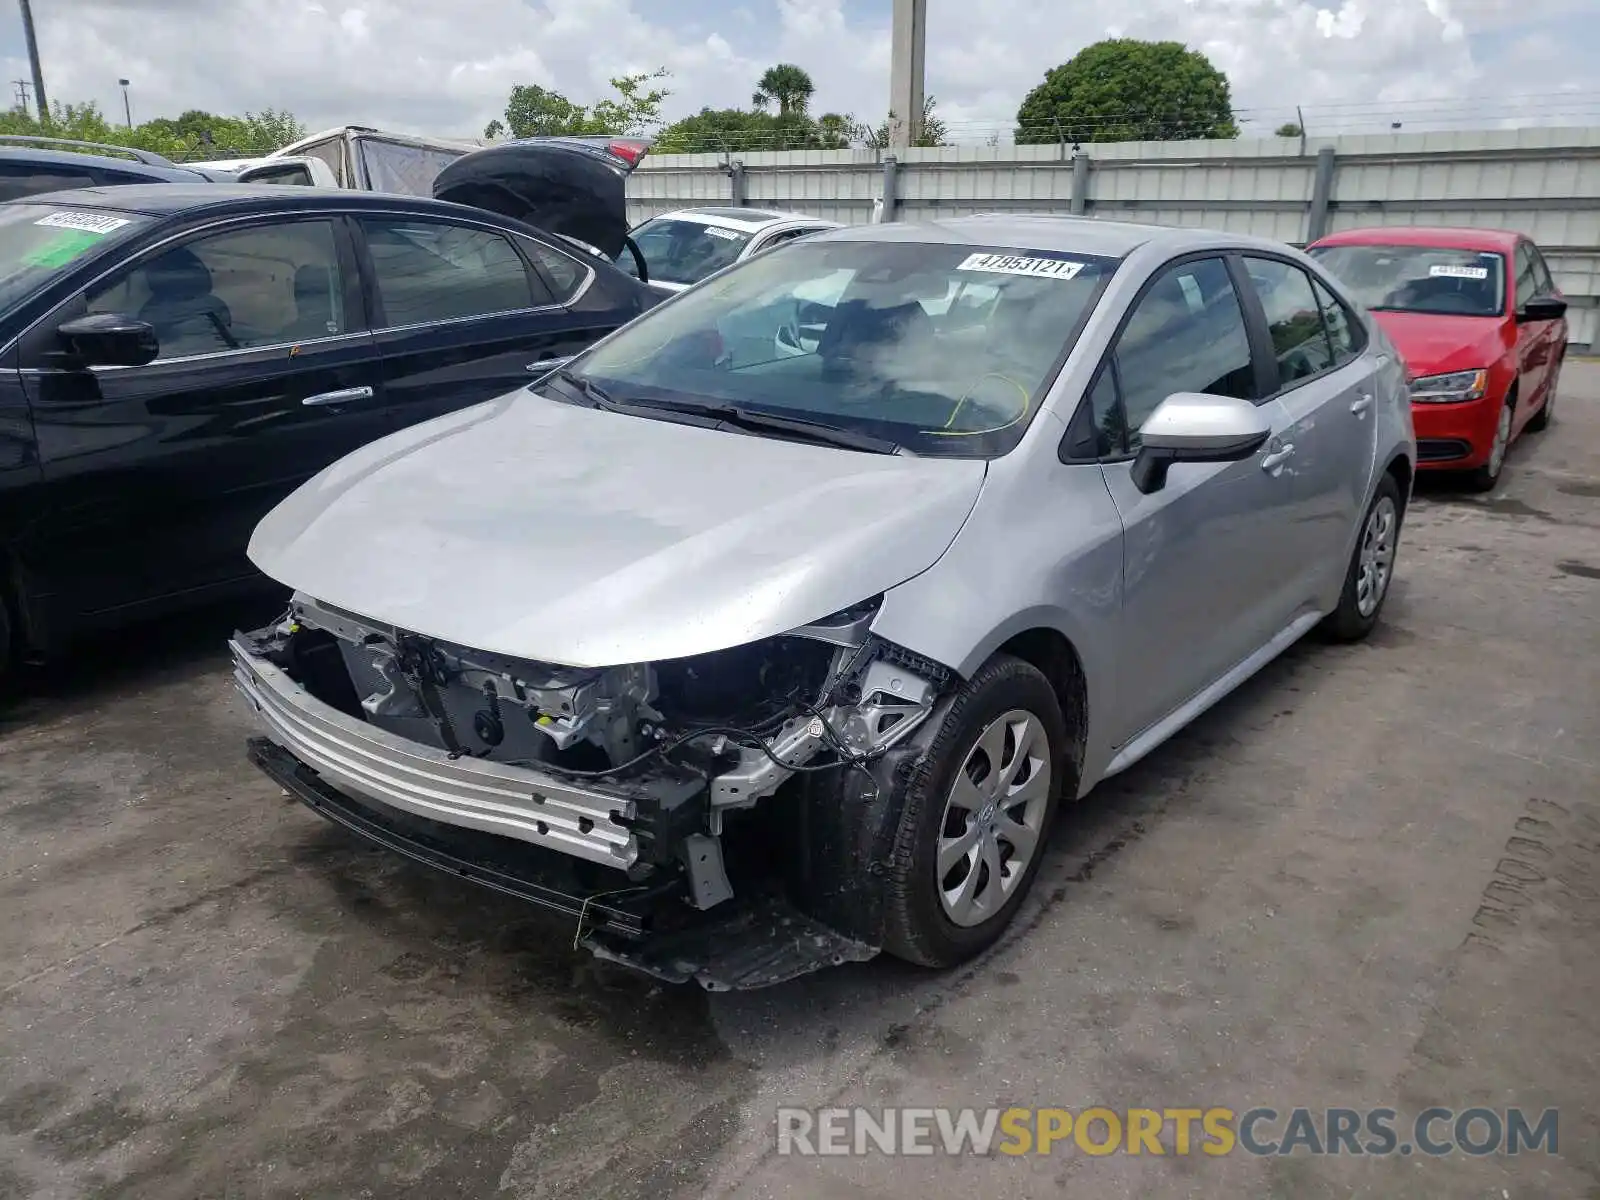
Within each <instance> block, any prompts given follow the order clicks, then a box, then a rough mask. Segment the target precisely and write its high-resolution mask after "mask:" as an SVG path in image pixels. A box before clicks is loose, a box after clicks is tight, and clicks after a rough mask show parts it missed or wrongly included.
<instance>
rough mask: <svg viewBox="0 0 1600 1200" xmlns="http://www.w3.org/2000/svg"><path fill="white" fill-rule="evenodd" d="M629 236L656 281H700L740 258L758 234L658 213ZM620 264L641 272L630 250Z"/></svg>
mask: <svg viewBox="0 0 1600 1200" xmlns="http://www.w3.org/2000/svg"><path fill="white" fill-rule="evenodd" d="M628 236H629V237H631V238H633V241H634V244H635V245H637V246H638V247H639V253H640V254H642V255H643V256H644V263H645V266H646V267H648V268H649V271H650V279H651V281H652V282H654V281H656V280H660V281H661V282H662V283H699V282H700V281H701V280H702V279H704V278H705V277H706V276H707V275H710V274H712V273H713V272H716V271H720V270H722V268H723V267H725V266H727V265H728V264H729V263H732V262H736V261H738V258H739V253H740V252H741V251H742V250H743V249H744V248H745V247H746V246H747V245H749V244H750V239H751V238H752V237H754V236H755V234H754V233H746V232H744V231H742V230H738V229H724V228H723V227H722V226H720V225H703V224H701V223H700V222H699V221H686V220H683V219H682V218H673V219H670V220H669V219H667V218H664V217H658V218H656V219H655V220H653V221H646V222H645V223H644V224H643V225H640V226H639V227H638V228H637V229H635V230H634V231H633V232H632V233H631V234H629V235H628ZM617 265H618V266H619V267H621V268H622V269H623V270H624V271H626V272H627V273H628V274H630V275H633V276H636V277H637V275H638V274H639V271H638V268H637V267H636V266H635V265H634V261H633V255H632V254H629V253H628V252H627V251H626V250H624V251H623V253H622V256H621V257H620V258H618V259H617Z"/></svg>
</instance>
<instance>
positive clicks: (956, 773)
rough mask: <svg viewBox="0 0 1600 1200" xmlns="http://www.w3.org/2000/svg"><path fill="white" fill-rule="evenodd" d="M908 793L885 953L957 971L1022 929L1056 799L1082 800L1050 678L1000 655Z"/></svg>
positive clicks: (973, 684)
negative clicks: (1020, 913) (1009, 929)
mask: <svg viewBox="0 0 1600 1200" xmlns="http://www.w3.org/2000/svg"><path fill="white" fill-rule="evenodd" d="M905 787H906V795H905V800H904V805H903V807H902V810H901V816H900V825H899V828H898V829H897V831H896V834H895V843H894V850H893V853H892V855H891V858H890V861H889V864H888V876H889V877H888V879H887V881H886V882H887V887H886V889H885V896H886V905H885V931H884V948H885V949H886V950H888V951H889V953H891V954H893V955H895V956H896V957H897V958H902V959H905V960H906V961H908V962H914V963H919V964H921V965H923V966H929V967H951V966H955V965H956V964H957V963H961V962H964V961H965V960H967V959H969V958H972V957H973V956H975V955H977V954H979V953H981V952H982V951H983V950H985V949H987V948H988V947H989V946H990V945H992V944H993V943H994V942H995V940H996V939H997V938H999V936H1000V935H1001V934H1002V933H1003V932H1004V931H1005V929H1006V926H1007V925H1009V924H1010V923H1011V919H1012V917H1014V916H1015V915H1016V911H1017V908H1018V906H1019V905H1020V904H1021V903H1022V898H1023V897H1024V896H1025V895H1026V894H1027V892H1028V889H1029V888H1030V887H1031V886H1032V884H1033V880H1034V877H1035V876H1036V875H1037V874H1038V870H1039V863H1040V860H1041V858H1042V856H1043V853H1044V845H1045V839H1046V837H1047V835H1048V833H1049V831H1050V823H1051V820H1052V818H1053V817H1054V815H1055V811H1056V803H1057V799H1058V798H1059V797H1060V796H1062V795H1067V794H1070V795H1073V796H1076V794H1077V788H1078V779H1077V770H1076V768H1075V767H1074V765H1073V764H1072V762H1071V757H1070V755H1069V754H1068V753H1067V730H1066V721H1065V719H1064V718H1063V716H1062V713H1061V704H1060V701H1059V700H1057V698H1056V693H1055V689H1054V688H1052V687H1051V686H1050V681H1049V680H1048V679H1046V678H1045V677H1044V675H1043V674H1042V673H1040V672H1039V670H1038V669H1037V668H1035V667H1033V666H1032V665H1031V664H1029V663H1026V662H1023V661H1022V660H1021V659H1016V658H1011V657H1009V656H1007V655H1000V656H997V657H995V658H993V659H991V660H990V661H989V662H988V663H986V664H985V665H984V666H983V667H982V668H981V669H980V670H979V671H978V672H977V674H975V675H974V676H973V677H972V679H971V680H969V681H968V682H967V684H966V685H965V686H964V687H962V689H961V691H960V692H959V693H957V695H956V696H955V698H954V700H953V701H952V702H951V703H950V706H949V708H948V710H947V711H946V713H945V715H944V718H943V720H942V721H941V722H940V724H939V727H938V729H937V731H936V732H935V733H934V735H933V740H932V742H931V743H930V744H929V746H928V748H927V750H926V752H925V753H924V754H923V756H922V759H921V761H920V762H919V763H918V765H917V767H916V768H915V770H914V772H913V774H912V776H911V779H910V781H909V783H907V784H906V785H905Z"/></svg>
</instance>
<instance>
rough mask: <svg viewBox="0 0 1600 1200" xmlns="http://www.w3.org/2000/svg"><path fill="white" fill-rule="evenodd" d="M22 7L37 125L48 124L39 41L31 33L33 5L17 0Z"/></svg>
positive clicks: (23, 0)
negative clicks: (37, 118) (37, 119)
mask: <svg viewBox="0 0 1600 1200" xmlns="http://www.w3.org/2000/svg"><path fill="white" fill-rule="evenodd" d="M17 3H18V4H20V5H21V6H22V36H23V37H24V38H25V39H27V43H28V63H29V65H30V66H32V67H33V101H34V105H35V107H36V108H37V110H38V113H39V124H41V125H48V124H50V102H49V101H48V100H46V99H45V98H44V68H43V67H42V66H40V65H39V39H38V38H37V37H36V36H35V35H34V32H33V4H32V2H31V0H17Z"/></svg>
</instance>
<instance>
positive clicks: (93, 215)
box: [0, 202, 150, 312]
mask: <svg viewBox="0 0 1600 1200" xmlns="http://www.w3.org/2000/svg"><path fill="white" fill-rule="evenodd" d="M149 223H150V218H149V217H145V216H141V215H139V214H138V213H130V212H111V211H109V210H107V209H103V208H73V207H72V206H71V205H66V204H50V203H48V202H46V203H44V204H34V203H29V204H20V203H15V202H13V203H11V204H6V205H3V206H0V312H3V311H5V310H7V309H9V308H11V306H12V305H14V304H16V303H18V302H19V301H21V300H24V299H26V298H27V297H28V296H30V295H31V294H32V293H33V292H35V291H37V290H38V289H39V288H40V287H43V286H44V285H45V284H46V283H48V282H49V281H50V279H51V278H53V277H54V276H56V275H59V274H61V273H62V272H64V271H66V270H67V269H68V268H69V267H71V266H72V264H73V263H75V262H77V261H78V260H79V259H81V258H84V257H86V256H88V255H91V254H95V253H98V252H99V251H101V250H104V249H106V248H107V247H109V246H111V245H114V244H115V243H117V242H120V241H123V240H125V239H126V238H128V237H130V236H132V235H133V234H135V233H137V232H138V231H139V230H140V229H142V228H144V227H145V226H146V225H148V224H149Z"/></svg>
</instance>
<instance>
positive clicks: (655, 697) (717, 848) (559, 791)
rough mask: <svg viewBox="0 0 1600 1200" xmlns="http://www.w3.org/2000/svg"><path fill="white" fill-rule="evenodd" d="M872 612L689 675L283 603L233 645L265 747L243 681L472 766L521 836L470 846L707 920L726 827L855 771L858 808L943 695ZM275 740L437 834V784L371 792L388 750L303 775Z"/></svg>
mask: <svg viewBox="0 0 1600 1200" xmlns="http://www.w3.org/2000/svg"><path fill="white" fill-rule="evenodd" d="M877 605H878V602H877V600H876V599H875V600H873V601H869V602H867V603H864V604H861V605H858V606H856V607H854V608H851V609H848V610H846V611H843V612H840V613H838V614H835V615H834V616H833V617H830V618H828V619H827V620H825V621H821V622H818V623H815V624H811V625H807V626H803V627H801V628H798V629H794V630H791V631H790V632H788V633H786V634H783V635H781V636H778V637H772V638H767V639H764V640H762V641H759V642H754V643H751V644H748V645H743V646H735V647H732V648H730V649H725V650H719V651H715V652H712V653H709V654H702V655H697V656H694V657H690V658H683V659H675V660H669V661H662V662H655V663H631V664H625V665H618V666H608V667H601V668H575V667H569V666H563V665H559V664H552V663H541V662H530V661H524V660H519V659H514V658H508V657H504V656H501V655H497V654H493V653H489V652H485V651H481V650H476V649H472V648H469V647H463V646H457V645H452V644H448V643H445V642H441V641H438V640H435V639H432V638H428V637H424V636H421V635H418V634H414V633H410V632H408V631H405V630H401V629H397V628H395V627H393V626H388V625H384V624H382V623H379V622H375V621H372V620H369V619H367V618H365V617H361V616H358V615H356V614H353V613H347V612H343V611H341V610H338V609H335V608H333V607H330V606H327V605H324V604H321V603H319V602H317V601H316V600H314V599H312V598H310V597H307V596H303V595H297V596H296V597H295V598H294V600H293V601H292V603H291V605H290V608H289V611H288V612H287V613H286V614H285V615H284V617H283V618H282V619H281V620H280V621H278V622H277V623H275V624H274V625H271V626H268V627H267V628H264V629H260V630H257V631H255V632H253V633H249V634H240V635H238V636H237V637H236V638H235V658H236V663H237V664H238V670H239V681H240V686H241V689H242V690H243V691H244V692H245V695H246V697H247V698H248V699H250V701H251V703H252V704H253V705H254V706H255V707H256V708H257V710H258V711H259V712H261V713H262V715H263V716H264V717H265V718H266V719H267V720H266V723H267V727H268V730H269V733H271V732H274V731H276V733H278V734H283V733H291V734H292V733H293V730H292V729H291V728H290V725H291V724H292V723H293V722H291V721H290V719H289V718H287V717H280V718H279V719H278V720H277V721H274V719H273V714H274V712H281V711H283V709H284V706H285V702H284V700H283V698H282V696H281V695H280V696H278V697H277V698H276V699H274V698H273V697H271V696H269V695H268V688H267V687H266V686H265V684H264V682H263V675H262V672H263V671H266V670H268V668H266V667H262V666H260V665H259V664H261V663H264V664H270V667H271V668H275V669H276V672H281V675H282V676H287V678H288V679H289V680H292V681H293V685H297V688H298V689H303V691H304V693H305V694H308V695H309V696H310V697H312V698H314V699H315V700H317V701H320V702H321V704H322V705H326V706H327V707H328V708H331V709H334V710H337V712H338V713H339V714H342V715H343V716H344V717H345V718H354V719H356V720H358V721H359V722H361V723H363V724H364V725H365V726H369V727H372V728H374V729H376V730H381V731H383V733H386V734H389V735H393V738H398V739H403V744H406V745H415V746H420V747H427V748H428V750H429V752H430V753H432V755H433V760H432V761H439V760H441V758H442V760H443V761H445V762H448V763H449V764H451V765H450V766H449V768H448V769H449V771H450V773H451V777H452V778H453V779H459V778H462V777H463V776H462V773H463V772H465V773H468V774H469V775H470V774H471V773H472V772H473V771H474V764H478V768H477V769H478V770H479V771H481V772H482V774H483V781H482V784H481V785H480V784H479V783H478V782H477V781H474V783H473V785H472V786H473V787H474V788H475V789H476V791H475V792H474V796H475V797H477V796H482V795H485V794H488V793H486V792H485V789H486V788H493V789H494V791H493V793H492V794H493V796H494V797H495V800H494V805H495V806H496V807H497V808H498V809H500V810H504V811H505V812H507V813H510V814H512V816H515V817H518V818H520V819H519V820H512V819H511V818H510V817H508V818H507V820H506V821H505V822H503V823H502V824H499V825H494V826H488V825H485V824H483V823H481V822H480V823H477V827H478V828H480V829H483V828H489V829H491V830H492V831H493V832H502V833H509V834H510V836H512V837H515V838H519V839H521V840H522V841H526V842H529V843H532V844H535V845H542V846H544V847H545V848H546V849H554V850H557V851H562V852H565V853H567V854H576V855H578V856H579V857H582V858H587V859H589V860H591V861H595V862H600V863H602V864H604V865H607V866H612V867H616V868H618V870H619V872H620V873H619V874H617V875H616V876H614V877H613V880H614V882H613V883H612V884H611V886H614V887H624V886H627V885H629V884H637V885H649V884H652V883H661V882H663V881H668V880H673V881H679V882H681V884H682V894H683V897H684V898H685V899H686V900H687V901H688V903H689V905H690V906H691V907H693V908H695V909H702V910H705V909H711V908H713V907H715V906H717V905H719V904H721V903H722V902H724V901H726V900H728V899H730V898H731V897H732V896H733V894H734V888H733V885H732V884H731V883H730V881H729V874H728V871H727V869H726V867H725V864H724V860H723V849H722V835H723V833H724V825H725V821H727V820H728V819H730V817H732V816H733V814H735V813H739V812H742V811H747V810H750V809H752V808H754V807H755V806H757V805H759V804H760V803H761V802H762V801H763V800H766V799H767V798H769V797H772V796H773V795H774V794H775V793H777V792H779V791H780V789H783V788H784V787H785V785H787V784H790V783H791V781H798V780H799V779H800V778H801V777H803V776H806V775H808V774H812V773H818V772H830V771H831V772H834V773H836V774H838V773H847V772H859V773H860V775H861V777H862V780H863V786H868V785H870V788H871V789H873V790H875V789H876V787H877V784H876V783H875V782H874V778H873V775H872V771H871V764H872V763H873V762H874V761H875V760H877V759H879V758H880V757H882V756H883V755H885V754H886V753H887V752H888V751H889V750H890V749H891V748H893V747H895V746H896V745H897V744H898V743H900V742H902V741H903V740H904V739H905V738H907V737H908V736H909V735H910V734H911V733H912V732H913V731H914V730H916V729H917V727H918V726H920V725H922V724H923V723H924V722H925V721H926V720H927V718H928V717H929V715H930V714H931V713H932V712H933V711H934V707H935V703H936V701H937V700H938V699H939V697H940V696H941V694H942V693H943V692H944V690H945V689H946V687H947V685H948V684H949V683H951V682H952V680H953V673H952V672H950V671H949V670H948V669H947V668H945V667H943V666H942V665H940V664H938V663H935V662H932V661H929V660H926V659H924V658H922V657H920V656H918V655H916V654H913V653H911V652H909V651H906V650H904V649H903V648H901V647H898V646H896V645H894V644H892V643H889V642H887V641H884V640H883V639H881V638H878V637H875V636H874V635H872V634H871V632H870V625H871V622H872V620H873V617H874V616H875V614H876V611H877ZM252 660H255V662H256V664H257V665H252ZM275 706H276V707H275ZM324 724H326V722H324ZM347 724H348V722H347ZM308 727H309V726H308ZM310 736H311V735H309V734H307V735H304V736H302V737H301V738H300V742H305V743H306V744H307V745H310V743H309V742H307V741H306V739H307V738H309V737H310ZM274 740H276V741H278V742H280V743H281V744H283V745H284V746H286V747H287V748H288V750H289V751H290V752H292V753H294V754H296V755H299V756H300V758H302V759H304V760H306V761H308V762H310V763H311V764H312V765H313V766H314V767H316V768H317V769H318V770H319V771H322V772H323V773H324V774H328V773H329V769H328V768H329V765H333V766H335V770H334V772H333V775H334V777H335V778H337V779H339V780H340V782H341V786H344V787H346V788H347V789H349V788H351V787H358V788H359V789H360V790H361V791H362V793H363V794H365V795H367V796H369V797H371V798H374V799H377V800H378V801H380V802H386V803H393V804H396V805H397V806H398V807H403V808H408V809H409V810H410V811H411V812H413V813H419V814H421V815H424V816H428V817H430V818H431V819H433V820H443V821H446V822H449V821H450V820H451V819H452V818H451V816H450V810H449V808H448V806H447V805H445V804H440V805H437V806H435V805H434V804H432V803H431V802H430V801H429V797H430V796H431V795H435V794H440V791H439V787H438V786H437V785H433V784H430V785H429V786H431V787H433V791H431V792H430V791H429V790H428V788H427V787H424V786H423V785H421V784H418V785H416V786H410V785H408V788H409V790H408V791H406V793H405V795H404V796H403V797H402V796H400V793H399V792H398V791H397V790H396V789H394V788H389V789H387V790H386V788H385V786H384V780H386V779H395V778H400V777H401V774H400V773H401V772H405V771H408V770H411V769H410V768H408V767H406V766H405V764H404V763H403V762H400V761H399V760H400V759H401V758H403V757H404V756H403V755H398V754H396V753H395V751H394V750H393V749H392V748H393V747H395V746H396V745H399V744H401V743H396V742H394V741H392V740H385V741H384V742H383V743H382V746H386V747H390V748H391V749H388V750H384V749H381V748H375V747H378V743H376V742H375V743H373V746H371V747H368V746H363V747H361V748H360V749H359V750H356V751H351V750H349V749H348V748H349V747H350V745H351V744H352V743H351V738H350V736H349V734H348V732H347V733H346V734H345V735H344V736H343V738H342V740H341V741H339V742H338V745H337V748H330V747H333V745H334V743H332V742H331V741H330V742H328V743H327V744H326V745H322V744H321V743H319V744H318V745H316V746H312V750H313V751H316V750H318V749H319V747H320V750H321V752H322V753H323V755H324V758H323V759H319V758H318V757H317V754H316V753H308V752H307V751H306V749H304V748H303V747H302V745H301V744H300V743H299V742H297V741H296V740H295V738H294V737H286V736H276V737H275V739H274ZM441 752H442V755H441ZM379 754H382V755H384V756H385V757H386V758H388V759H391V760H394V761H392V762H389V763H386V764H385V766H384V767H383V769H382V770H383V771H384V772H387V774H381V773H380V772H379V770H378V768H371V769H369V770H366V772H365V773H363V771H362V770H361V769H358V768H357V767H347V768H345V769H344V770H343V771H341V770H340V769H338V768H337V764H338V763H340V762H353V761H356V759H358V758H359V757H360V756H362V755H366V756H369V757H371V756H376V755H379ZM508 768H509V770H508ZM443 769H444V768H443V766H442V765H441V766H438V767H435V768H434V770H435V771H439V770H443ZM411 774H412V775H415V774H417V772H416V771H414V770H413V771H411ZM524 779H525V780H526V781H527V783H526V786H525V787H524V785H523V783H522V781H523V780H524ZM369 781H370V782H369ZM453 794H454V793H452V795H453ZM462 794H464V792H463V793H462ZM447 798H448V797H447ZM408 801H409V802H408ZM477 803H478V807H479V808H480V809H481V808H483V807H485V805H484V803H483V802H482V801H481V800H479V801H477ZM563 804H565V805H566V807H565V808H563V807H561V806H562V805H563ZM547 805H548V806H549V808H548V809H546V810H545V811H547V812H548V813H550V814H554V813H556V812H558V811H559V812H564V813H569V814H570V813H576V814H577V816H576V818H575V826H574V827H571V828H568V827H567V826H562V828H561V829H557V828H556V826H557V825H558V824H559V822H558V820H557V817H556V816H555V815H549V816H548V820H542V819H538V813H539V811H540V810H541V807H542V806H547ZM462 823H464V824H472V823H473V822H462ZM597 825H598V826H600V828H597ZM563 830H564V831H565V832H563ZM602 834H603V835H605V836H606V837H608V838H609V841H606V842H601V841H599V840H598V839H599V838H600V837H601V835H602ZM586 839H587V840H586ZM580 924H581V921H580ZM580 932H581V931H580Z"/></svg>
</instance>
